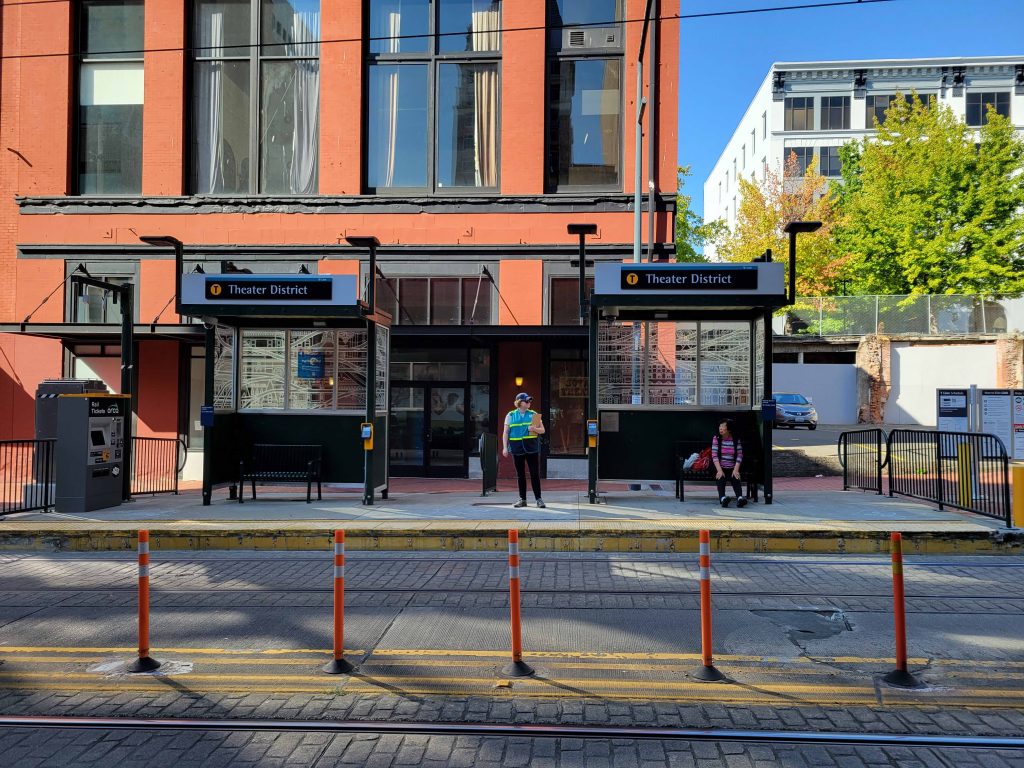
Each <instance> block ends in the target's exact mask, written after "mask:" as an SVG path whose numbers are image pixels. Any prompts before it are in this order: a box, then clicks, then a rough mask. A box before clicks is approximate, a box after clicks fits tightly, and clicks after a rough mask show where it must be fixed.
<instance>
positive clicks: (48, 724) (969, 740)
mask: <svg viewBox="0 0 1024 768" xmlns="http://www.w3.org/2000/svg"><path fill="white" fill-rule="evenodd" d="M0 727H6V728H78V729H102V730H121V729H131V730H181V731H225V730H228V731H276V732H303V733H331V734H365V733H375V734H401V735H413V734H415V735H427V736H491V737H494V736H499V737H530V738H549V739H590V740H593V739H637V740H651V739H656V740H675V741H700V742H723V741H727V742H745V743H762V744H808V745H811V744H813V745H832V746H835V745H849V746H864V747H867V746H875V747H919V748H920V747H930V748H956V749H985V750H988V749H999V750H1007V749H1020V750H1024V738H1015V737H997V736H949V735H943V736H934V735H925V734H921V735H919V734H909V733H901V734H888V733H887V734H881V733H850V732H839V731H836V732H827V731H826V732H814V731H759V730H737V729H716V728H651V727H641V726H638V727H629V726H619V727H615V726H579V725H532V724H519V725H495V724H487V723H440V722H421V723H416V722H381V721H374V720H370V721H367V720H347V721H325V720H230V719H228V720H212V719H210V720H202V719H189V718H180V719H179V718H129V717H125V718H120V717H34V716H11V715H8V716H0Z"/></svg>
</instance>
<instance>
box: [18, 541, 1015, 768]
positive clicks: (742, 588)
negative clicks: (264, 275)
mask: <svg viewBox="0 0 1024 768" xmlns="http://www.w3.org/2000/svg"><path fill="white" fill-rule="evenodd" d="M153 561H154V563H153V566H152V571H151V580H152V627H151V639H152V646H153V655H154V656H155V657H157V658H158V659H160V660H161V661H162V662H163V667H162V668H161V669H160V670H158V672H157V673H156V674H152V675H129V674H127V673H126V671H125V666H126V664H127V663H128V662H130V661H131V660H132V658H133V654H134V648H135V638H136V635H135V632H136V592H135V582H134V579H135V570H136V569H135V562H134V557H133V556H132V555H131V554H129V553H125V554H123V555H120V554H115V555H111V554H105V555H102V556H101V555H87V554H46V555H41V554H23V555H21V554H6V555H3V556H2V557H0V661H2V664H0V715H40V716H83V715H88V716H101V717H108V716H113V717H141V718H145V717H192V718H195V717H202V718H214V719H217V720H223V719H245V718H271V719H278V720H279V719H302V720H317V721H321V720H332V721H334V720H359V721H372V722H378V721H379V722H396V721H398V722H424V723H426V722H460V723H465V722H470V723H497V724H502V723H525V724H546V725H550V726H564V725H590V726H611V725H628V726H660V727H677V728H678V727H686V728H731V729H753V730H757V731H774V730H789V731H794V730H796V731H810V732H844V733H864V734H945V735H953V734H956V735H974V736H986V737H989V736H1020V735H1021V734H1022V733H1024V644H1022V641H1021V639H1020V638H1021V637H1024V562H1022V561H1020V560H1019V559H1018V558H966V557H959V558H944V557H928V558H908V564H907V567H906V579H907V608H908V635H909V652H910V657H911V658H910V666H911V670H912V671H913V672H914V673H915V674H917V675H918V677H919V678H920V679H921V681H922V683H923V685H922V687H921V688H920V689H915V690H905V689H898V688H893V687H890V686H887V685H886V684H884V683H883V682H882V680H881V678H882V676H883V675H884V674H885V673H886V672H888V671H889V670H890V669H891V668H892V666H893V658H892V657H893V623H892V599H891V588H892V582H891V568H890V565H889V561H888V559H887V558H885V557H873V556H846V557H842V558H836V557H827V556H815V557H809V556H802V557H801V556H788V557H768V556H744V555H722V556H718V557H716V558H715V559H714V560H713V564H712V566H713V567H712V588H713V594H714V651H715V663H716V665H717V666H718V667H719V668H720V669H721V670H722V671H723V672H724V673H725V674H726V675H727V680H726V681H725V682H723V683H718V684H707V683H702V682H699V681H698V680H696V679H695V678H694V677H693V673H694V671H695V670H696V669H697V668H698V667H699V666H700V650H701V648H700V620H699V598H698V580H697V567H696V566H697V563H696V558H695V557H694V556H693V555H682V554H679V555H627V554H601V553H574V554H556V553H529V552H524V553H523V564H522V570H521V577H522V587H523V595H522V615H523V638H524V658H525V660H526V661H527V662H528V663H530V664H532V665H533V666H534V668H535V669H536V675H535V676H533V677H529V678H521V679H519V678H510V677H508V676H507V675H506V674H504V673H503V672H502V669H503V667H504V666H505V665H506V664H507V662H508V661H509V660H510V654H509V626H508V605H509V603H508V592H507V589H508V581H507V574H508V571H507V563H506V559H505V558H504V557H502V556H500V555H496V554H486V553H475V552H463V553H456V554H452V553H416V554H407V553H394V554H391V553H381V552H373V553H369V552H367V553H356V552H353V553H350V554H349V555H348V563H347V572H346V601H345V602H346V621H345V649H346V652H345V655H346V658H348V659H349V660H350V661H351V662H352V663H354V664H356V671H355V672H354V673H353V674H352V675H345V676H340V677H334V676H328V675H324V674H323V673H322V672H321V671H320V667H321V666H322V665H323V664H324V663H325V662H326V661H327V660H328V659H329V658H330V653H329V650H328V649H329V648H330V647H331V627H332V623H331V606H332V592H331V561H330V557H329V555H328V554H327V553H325V552H289V553H260V552H224V553H209V552H204V553H190V552H176V553H154V558H153ZM140 734H144V735H147V737H148V736H152V740H150V739H148V738H147V739H143V740H140ZM55 743H61V744H64V745H66V747H67V749H64V750H58V751H53V750H52V747H53V745H54V744H55ZM154 744H160V745H162V746H161V748H160V749H157V750H155V751H153V753H152V754H153V756H154V758H153V759H154V761H150V760H148V759H146V758H145V755H147V754H150V753H149V752H148V751H147V750H153V749H154V747H153V745H154ZM901 749H903V751H902V752H901V751H900V750H901ZM140 750H141V751H140ZM893 750H895V751H893ZM428 753H429V756H428ZM0 754H4V755H6V757H7V759H8V760H11V759H13V760H14V762H13V763H9V762H5V763H4V764H5V765H7V764H13V765H26V766H29V765H31V766H35V765H49V764H57V763H56V762H55V761H58V759H59V760H61V761H63V762H61V763H60V764H64V765H68V764H72V765H74V764H84V763H86V762H89V761H98V762H97V764H119V763H120V762H122V758H123V761H125V762H127V761H128V757H127V756H128V755H131V756H132V759H135V760H141V761H144V762H146V763H147V764H149V765H160V764H164V763H166V764H172V763H173V764H175V765H179V766H180V765H189V764H193V763H194V764H197V765H199V764H202V765H219V764H225V765H226V764H235V763H237V764H242V763H244V762H246V761H248V762H254V761H255V762H258V763H259V764H260V765H264V764H266V765H273V764H276V762H275V761H280V762H282V763H283V762H284V761H289V762H290V763H291V764H295V761H296V760H299V761H300V762H302V763H304V764H314V763H315V764H318V765H329V764H353V765H360V764H365V765H402V764H424V765H459V764H466V765H469V764H472V765H495V766H497V765H509V766H512V765H531V766H532V765H587V766H591V765H650V766H654V765H697V764H700V765H708V766H710V765H718V764H722V765H726V764H728V765H734V764H735V765H772V764H789V765H833V764H834V765H904V764H912V762H908V761H917V762H918V763H919V764H923V765H954V764H955V765H967V766H970V765H985V766H988V765H1019V764H1024V752H1020V751H1013V750H1009V751H1007V750H1002V751H999V750H973V751H972V750H967V751H966V752H964V753H963V754H961V753H959V752H956V751H955V750H940V749H935V748H924V747H914V748H906V749H904V748H902V747H898V746H892V745H887V746H879V745H863V746H859V747H853V746H850V745H848V744H847V745H837V744H831V745H830V744H826V745H819V746H808V745H780V744H768V745H764V744H756V743H753V742H749V741H742V740H738V739H731V740H722V741H720V742H702V743H697V742H690V741H686V740H673V739H666V740H660V741H659V740H653V741H652V740H629V739H600V738H594V739H585V740H582V741H581V740H578V739H558V738H535V737H529V738H526V737H524V738H519V739H517V738H493V737H485V736H479V737H477V736H458V737H454V736H452V737H447V736H436V735H434V736H425V735H415V734H404V735H403V734H363V735H360V736H355V735H347V734H301V733H300V734H296V733H290V732H289V733H276V734H275V733H267V732H255V731H249V730H246V729H245V728H244V727H240V728H239V729H238V730H237V731H233V732H231V733H230V734H228V733H223V732H217V733H213V732H210V733H203V732H187V733H185V732H182V733H175V732H172V731H165V732H160V733H159V734H155V733H152V732H146V731H140V730H138V729H135V730H127V729H125V730H118V729H107V730H88V731H78V730H74V729H64V730H58V731H43V730H39V729H34V728H12V727H7V728H3V729H0ZM172 756H173V758H174V759H173V760H172V759H171V757H172ZM357 756H361V757H357ZM413 757H415V760H413V759H412V758H413ZM115 758H116V759H115ZM111 760H113V762H110V761H111ZM318 761H319V762H318ZM410 761H411V762H410ZM829 761H831V762H829Z"/></svg>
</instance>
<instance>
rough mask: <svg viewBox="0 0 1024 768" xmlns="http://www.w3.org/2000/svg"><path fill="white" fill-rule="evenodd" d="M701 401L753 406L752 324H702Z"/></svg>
mask: <svg viewBox="0 0 1024 768" xmlns="http://www.w3.org/2000/svg"><path fill="white" fill-rule="evenodd" d="M699 354H700V404H701V405H750V325H749V323H701V326H700V349H699Z"/></svg>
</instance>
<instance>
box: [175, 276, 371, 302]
mask: <svg viewBox="0 0 1024 768" xmlns="http://www.w3.org/2000/svg"><path fill="white" fill-rule="evenodd" d="M356 286H357V280H356V276H355V275H294V274H292V275H238V274H230V275H201V274H189V275H182V278H181V303H182V304H183V305H187V306H189V307H197V308H202V307H231V306H239V307H245V306H251V305H253V304H258V305H259V306H274V305H276V306H299V307H301V306H324V307H331V306H354V305H355V304H356V303H357V292H356Z"/></svg>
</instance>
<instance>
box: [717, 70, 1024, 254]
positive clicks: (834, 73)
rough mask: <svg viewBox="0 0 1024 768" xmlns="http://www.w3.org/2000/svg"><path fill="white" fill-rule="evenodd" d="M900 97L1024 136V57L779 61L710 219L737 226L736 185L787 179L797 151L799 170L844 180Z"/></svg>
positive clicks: (723, 164) (740, 135)
mask: <svg viewBox="0 0 1024 768" xmlns="http://www.w3.org/2000/svg"><path fill="white" fill-rule="evenodd" d="M897 92H899V93H902V94H905V95H909V94H910V93H912V92H916V93H918V94H919V95H920V96H921V97H922V98H923V97H934V98H936V99H937V100H938V101H939V102H940V103H942V104H946V105H948V106H950V107H951V108H952V109H953V111H954V112H955V113H956V114H958V115H960V116H961V117H963V118H965V119H966V121H967V124H968V125H974V126H980V125H981V124H982V122H983V121H984V120H985V114H986V106H985V105H987V104H992V105H993V106H995V108H996V110H997V111H998V112H999V113H1001V114H1003V115H1007V116H1009V117H1010V119H1011V120H1012V121H1013V123H1014V125H1015V126H1016V127H1017V130H1018V131H1020V132H1022V133H1024V56H994V57H989V58H983V57H976V58H943V59H887V60H875V61H870V60H868V61H820V62H781V63H776V64H773V65H772V68H771V69H770V70H769V71H768V74H767V75H766V76H765V78H764V81H763V82H762V83H761V86H760V87H759V88H758V89H757V92H756V93H755V94H754V98H753V100H752V101H751V102H750V106H749V107H747V111H746V112H745V113H744V115H743V118H742V119H741V120H740V122H739V125H738V126H737V127H736V130H735V132H734V133H733V134H732V138H730V139H729V143H728V144H726V147H725V149H724V150H723V151H722V154H721V156H720V157H719V158H718V162H717V163H715V167H714V170H712V172H711V175H709V176H708V178H707V180H706V181H705V182H704V219H705V221H712V220H715V219H723V220H724V221H725V222H726V223H727V224H728V225H729V226H730V227H732V226H733V225H734V224H735V222H736V210H737V205H738V204H739V202H740V198H739V184H738V181H737V180H738V177H740V176H744V177H747V178H755V179H757V180H760V179H763V178H764V176H765V174H766V173H767V171H768V170H769V169H771V170H772V171H773V172H775V173H782V169H783V167H784V163H785V158H786V157H788V156H789V153H790V152H795V153H796V155H797V161H798V162H799V164H800V168H801V170H802V169H804V168H806V164H807V163H809V162H810V161H811V159H812V157H817V158H818V163H819V166H820V171H821V173H822V175H824V176H839V169H840V164H839V155H838V151H839V147H841V146H842V145H843V144H845V143H847V142H848V141H851V140H853V139H861V138H863V137H864V136H866V135H870V134H873V133H874V130H873V125H874V122H873V117H874V116H877V117H878V119H879V120H881V119H883V118H884V116H885V110H886V108H887V107H888V106H889V103H890V101H891V100H892V99H893V98H895V95H896V93H897ZM706 253H707V255H708V256H711V257H713V256H714V249H713V246H709V247H708V248H707V249H706Z"/></svg>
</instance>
